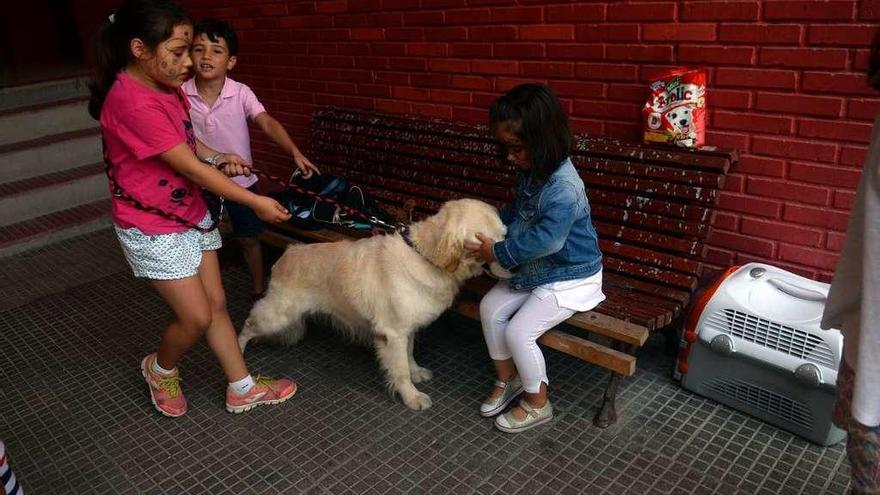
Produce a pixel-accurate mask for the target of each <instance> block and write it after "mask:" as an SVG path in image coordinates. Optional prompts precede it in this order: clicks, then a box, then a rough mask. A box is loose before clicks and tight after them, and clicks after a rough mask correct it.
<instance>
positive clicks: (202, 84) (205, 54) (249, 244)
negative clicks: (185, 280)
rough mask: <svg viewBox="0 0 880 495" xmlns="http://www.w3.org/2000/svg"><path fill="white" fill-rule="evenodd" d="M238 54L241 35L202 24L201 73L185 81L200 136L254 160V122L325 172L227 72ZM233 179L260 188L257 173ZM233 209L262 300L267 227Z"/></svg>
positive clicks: (236, 232) (195, 55) (211, 22)
mask: <svg viewBox="0 0 880 495" xmlns="http://www.w3.org/2000/svg"><path fill="white" fill-rule="evenodd" d="M237 54H238V37H237V36H236V35H235V31H234V30H233V29H232V27H231V26H230V25H229V24H227V23H226V22H223V21H219V20H215V19H205V20H203V21H200V22H198V23H196V25H195V30H194V36H193V46H192V59H193V69H194V70H195V77H193V78H192V79H190V80H189V81H187V82H185V83H184V84H183V91H184V92H185V93H186V95H187V97H189V101H190V103H191V104H192V108H191V109H190V118H191V119H192V123H193V128H194V131H195V134H196V137H197V138H198V139H199V140H201V141H202V142H203V143H205V144H206V145H208V146H210V147H211V148H214V149H216V150H223V151H224V152H226V153H235V154H237V155H239V156H241V157H242V158H243V159H244V160H245V161H246V162H247V163H253V157H252V156H251V138H250V133H249V132H248V122H247V121H248V120H251V121H252V122H254V123H255V124H257V126H258V127H260V129H262V130H263V132H265V133H266V135H268V136H269V137H270V138H272V141H275V143H277V144H278V146H280V147H281V149H283V150H284V152H285V153H286V154H287V155H288V156H291V157H292V158H293V161H294V162H295V163H296V166H297V168H299V169H300V170H301V171H302V172H303V177H305V178H308V177H311V176H312V173H320V172H319V171H318V168H317V167H315V165H313V164H312V162H310V161H309V159H308V158H306V157H305V156H304V155H303V154H302V153H301V152H300V150H299V148H297V147H296V144H294V142H293V140H291V139H290V135H289V134H287V131H285V130H284V127H283V126H282V125H281V123H280V122H278V121H277V120H275V119H274V118H272V116H270V115H269V114H268V113H267V112H266V109H265V108H264V107H263V105H262V104H261V103H260V101H259V100H258V99H257V97H256V95H254V92H253V91H251V88H249V87H247V86H246V85H244V84H241V83H239V82H236V81H233V80H232V79H230V78H228V77H226V73H227V72H229V71H230V70H232V68H233V67H235V63H236V61H237V58H236V57H237ZM232 180H234V181H235V182H236V183H237V184H238V185H240V186H242V187H245V188H248V189H254V188H256V182H257V177H256V175H250V176H247V177H246V176H238V177H233V178H232ZM227 209H228V211H229V217H230V220H231V221H232V231H233V236H234V237H236V238H237V239H238V240H239V242H240V243H241V248H242V252H243V253H244V259H245V261H246V262H247V265H248V269H249V270H250V272H251V281H252V283H253V292H252V297H253V298H254V299H255V300H256V299H258V298H259V297H260V296H261V295H262V294H263V291H264V290H265V279H264V272H263V256H262V252H261V249H260V242H259V240H258V237H259V235H260V234H261V233H262V232H263V231H264V230H265V229H266V227H265V225H264V224H263V222H262V221H261V220H260V219H259V218H258V217H257V215H256V214H255V213H254V212H253V210H251V209H250V208H248V207H247V206H244V205H240V204H237V203H232V202H227Z"/></svg>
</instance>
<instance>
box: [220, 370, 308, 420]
mask: <svg viewBox="0 0 880 495" xmlns="http://www.w3.org/2000/svg"><path fill="white" fill-rule="evenodd" d="M254 382H255V385H254V386H253V388H251V390H250V391H249V392H248V393H246V394H244V395H238V394H236V393H235V392H233V391H232V389H231V388H229V387H227V388H226V410H227V411H229V412H231V413H236V414H238V413H243V412H245V411H250V410H251V409H253V408H255V407H257V406H261V405H263V404H280V403H282V402H284V401H286V400H287V399H289V398H291V397H293V394H295V393H296V382H294V381H292V380H287V379H285V378H279V379H277V380H274V379H272V378H268V377H265V376H260V375H257V377H256V378H255V379H254Z"/></svg>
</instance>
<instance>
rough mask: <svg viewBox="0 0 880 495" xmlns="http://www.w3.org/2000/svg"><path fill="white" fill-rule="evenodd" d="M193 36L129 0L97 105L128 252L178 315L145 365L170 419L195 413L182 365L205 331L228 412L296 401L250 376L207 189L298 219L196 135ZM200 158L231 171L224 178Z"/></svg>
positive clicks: (146, 1)
mask: <svg viewBox="0 0 880 495" xmlns="http://www.w3.org/2000/svg"><path fill="white" fill-rule="evenodd" d="M192 31H193V28H192V22H191V21H190V19H189V17H188V16H187V15H186V14H185V13H184V12H183V10H182V9H181V8H180V7H179V6H178V5H177V4H175V3H174V2H172V1H170V0H126V1H125V2H124V3H123V5H122V6H121V7H120V8H119V9H118V10H117V11H116V13H115V14H113V15H111V16H110V17H109V18H108V19H107V20H106V21H105V22H104V25H103V26H102V27H101V30H100V32H99V42H98V51H97V54H96V60H97V75H96V78H95V81H94V82H93V84H92V86H91V92H92V97H91V101H90V102H89V112H90V113H91V114H92V116H93V117H95V118H96V119H98V120H100V122H101V131H102V134H103V137H104V145H105V153H104V155H105V156H104V158H105V161H106V162H107V167H108V176H109V178H110V189H111V192H113V193H114V194H113V200H112V207H113V220H114V223H115V227H116V234H117V236H118V237H119V242H120V244H121V246H122V250H123V253H124V254H125V257H126V259H127V260H128V262H129V264H130V265H131V268H132V271H133V272H134V274H135V276H137V277H141V278H146V279H148V280H149V282H150V284H151V285H152V286H153V287H154V288H155V289H156V291H157V292H158V293H159V295H160V296H161V297H162V298H163V299H164V300H165V301H166V302H167V303H168V306H170V307H171V309H172V310H173V311H174V315H175V320H174V321H172V322H171V324H169V325H168V327H166V328H165V330H164V332H163V333H162V340H161V343H160V344H159V350H158V352H155V353H150V354H148V355H147V356H146V357H145V358H144V359H143V361H142V362H141V372H142V374H143V375H144V378H145V379H146V381H147V384H148V385H149V389H150V397H151V399H152V402H153V404H154V405H155V406H156V409H158V410H159V412H161V413H162V414H164V415H166V416H172V417H176V416H181V415H183V414H184V413H185V412H186V410H187V403H186V399H185V398H184V396H183V392H182V391H181V389H180V375H179V373H178V371H177V362H178V361H179V360H180V358H181V357H182V356H183V354H185V353H186V352H187V351H188V350H189V349H190V348H192V346H193V345H195V343H196V342H197V341H198V340H199V338H200V337H201V336H202V335H203V334H204V335H205V337H206V338H207V341H208V346H209V347H210V348H211V350H212V351H213V352H214V354H215V355H216V356H217V358H218V359H219V361H220V365H221V366H222V368H223V371H224V373H225V374H226V378H227V380H228V381H229V387H228V388H227V391H226V409H227V410H228V411H230V412H236V413H239V412H244V411H247V410H249V409H251V408H253V407H255V406H257V405H260V404H277V403H279V402H282V401H284V400H287V399H288V398H290V397H291V396H293V394H294V393H295V392H296V384H295V383H294V382H292V381H290V380H285V379H279V380H272V379H268V378H265V377H260V376H259V375H258V376H257V378H256V379H254V378H252V377H251V375H250V374H249V373H248V370H247V367H246V366H245V363H244V358H243V357H242V355H241V351H240V349H239V347H238V342H237V340H236V334H235V329H234V328H233V326H232V321H231V320H230V318H229V313H228V312H227V310H226V294H225V293H224V290H223V283H222V281H221V279H220V269H219V265H218V262H217V253H216V250H217V249H218V248H219V247H220V234H219V233H218V231H217V229H216V228H213V225H212V224H213V222H212V219H211V215H210V214H209V213H208V212H207V208H206V206H205V201H204V199H203V198H202V194H201V188H202V187H204V188H205V189H207V190H209V191H211V192H213V193H215V194H217V195H219V196H223V197H226V198H228V199H229V200H231V201H235V202H237V203H242V204H245V205H247V206H249V207H250V208H252V209H253V210H254V211H255V212H256V213H257V215H258V216H259V217H260V218H261V219H263V220H265V221H268V222H280V221H284V220H287V219H288V218H289V217H290V214H289V213H288V212H287V210H285V209H284V208H283V207H282V206H281V205H280V204H278V203H277V202H276V201H275V200H273V199H271V198H268V197H266V196H259V195H256V194H254V193H252V192H250V191H248V190H246V189H244V188H242V187H240V186H238V185H237V184H235V183H234V182H232V181H231V180H230V179H229V178H228V177H227V175H229V176H233V175H241V174H249V173H250V171H249V170H248V168H247V164H246V163H244V161H243V160H242V159H241V158H240V157H238V156H237V155H224V154H221V153H217V152H216V151H214V150H212V149H210V148H208V147H207V146H205V145H204V144H203V143H201V142H199V141H198V140H196V139H195V137H194V136H193V131H192V124H191V123H190V119H189V113H188V107H187V104H188V103H187V99H186V97H185V96H184V95H183V94H182V92H181V90H180V86H181V84H183V82H184V81H185V80H186V78H187V76H188V75H189V71H190V67H191V66H192V61H191V60H190V55H189V49H190V44H191V42H192ZM198 157H203V158H204V161H207V162H212V163H223V164H225V166H224V167H223V168H222V170H223V171H222V172H221V171H220V170H218V169H216V168H214V167H212V166H210V165H206V164H205V163H203V161H202V160H200V159H199V158H198ZM224 173H225V174H226V175H224Z"/></svg>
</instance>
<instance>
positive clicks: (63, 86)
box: [0, 77, 89, 112]
mask: <svg viewBox="0 0 880 495" xmlns="http://www.w3.org/2000/svg"><path fill="white" fill-rule="evenodd" d="M88 81H89V78H88V77H72V78H68V79H58V80H54V81H44V82H38V83H34V84H24V85H20V86H10V87H6V88H0V112H6V111H9V110H15V109H21V108H27V107H33V106H34V105H42V104H46V103H55V102H59V101H64V100H71V99H77V98H85V97H87V96H88V95H89V88H88Z"/></svg>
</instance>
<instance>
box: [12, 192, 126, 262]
mask: <svg viewBox="0 0 880 495" xmlns="http://www.w3.org/2000/svg"><path fill="white" fill-rule="evenodd" d="M112 225H113V222H112V220H111V218H110V199H102V200H100V201H96V202H93V203H88V204H84V205H80V206H77V207H74V208H70V209H67V210H62V211H58V212H55V213H50V214H48V215H44V216H41V217H36V218H32V219H30V220H25V221H23V222H19V223H14V224H12V225H6V226H3V227H0V258H3V257H6V256H12V255H14V254H18V253H21V252H24V251H28V250H30V249H36V248H39V247H43V246H46V245H49V244H52V243H55V242H58V241H61V240H64V239H70V238H71V237H76V236H78V235H82V234H86V233H89V232H94V231H96V230H101V229H106V228H110V227H111V226H112Z"/></svg>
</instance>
